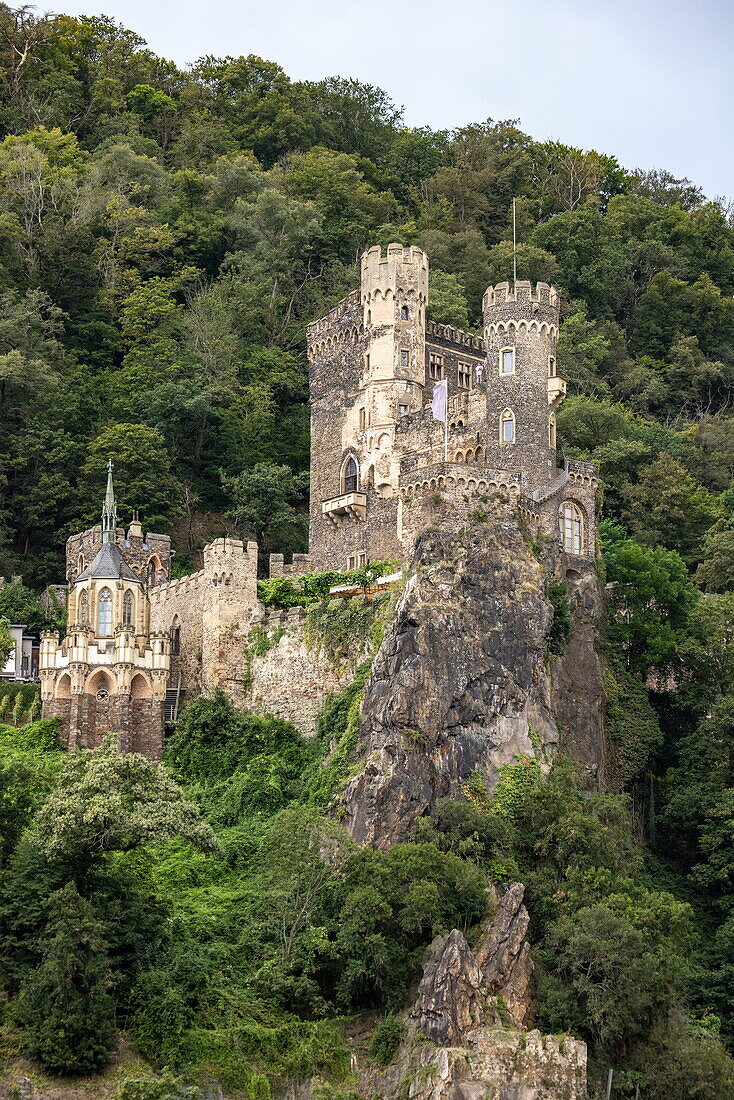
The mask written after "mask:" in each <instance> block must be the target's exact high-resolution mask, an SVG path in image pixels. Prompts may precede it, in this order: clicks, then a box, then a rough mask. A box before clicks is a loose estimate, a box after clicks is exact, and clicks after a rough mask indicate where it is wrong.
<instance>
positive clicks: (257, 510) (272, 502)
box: [223, 463, 307, 553]
mask: <svg viewBox="0 0 734 1100" xmlns="http://www.w3.org/2000/svg"><path fill="white" fill-rule="evenodd" d="M223 482H224V486H225V488H226V490H227V492H228V493H230V494H231V496H232V499H233V500H234V508H233V509H232V511H231V516H232V519H233V520H234V522H235V524H236V525H237V528H238V530H239V531H240V532H242V534H243V535H245V536H250V537H252V538H254V539H256V540H257V543H258V546H259V548H260V550H261V552H263V553H270V552H272V551H273V550H283V551H287V550H290V549H293V548H297V547H298V545H299V543H300V542H301V541H302V540H303V539H304V537H305V532H306V524H307V517H306V516H305V515H304V514H303V513H300V512H298V511H297V510H296V505H298V504H300V503H301V502H302V501H303V500H304V495H305V492H306V489H307V480H306V477H305V475H303V474H294V473H293V471H292V470H291V469H289V467H288V466H270V465H267V464H265V463H258V465H256V466H253V467H252V469H251V470H245V471H244V472H243V473H241V474H237V475H236V476H235V477H224V478H223Z"/></svg>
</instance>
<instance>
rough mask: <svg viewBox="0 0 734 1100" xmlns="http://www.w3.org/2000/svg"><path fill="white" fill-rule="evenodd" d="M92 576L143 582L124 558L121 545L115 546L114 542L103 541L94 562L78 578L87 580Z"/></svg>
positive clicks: (102, 578) (99, 578)
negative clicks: (120, 548)
mask: <svg viewBox="0 0 734 1100" xmlns="http://www.w3.org/2000/svg"><path fill="white" fill-rule="evenodd" d="M90 578H92V579H93V580H100V581H101V580H118V579H119V580H123V581H136V582H137V583H138V584H141V583H142V581H141V580H140V577H138V576H137V575H136V574H135V573H133V571H132V569H131V568H130V566H129V565H128V564H127V562H126V561H124V560H123V557H122V554H121V553H120V550H119V547H117V546H115V544H114V542H103V543H102V545H101V546H100V548H99V550H98V551H97V556H96V557H95V559H94V561H93V562H92V564H91V565H88V566H87V568H86V569H85V570H84V571H83V572H82V573H80V574H79V576H78V577H77V579H76V580H77V581H86V580H89V579H90ZM75 583H76V581H75Z"/></svg>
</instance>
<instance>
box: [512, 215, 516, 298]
mask: <svg viewBox="0 0 734 1100" xmlns="http://www.w3.org/2000/svg"><path fill="white" fill-rule="evenodd" d="M512 291H513V294H514V293H516V292H517V223H516V219H515V200H514V199H513V200H512Z"/></svg>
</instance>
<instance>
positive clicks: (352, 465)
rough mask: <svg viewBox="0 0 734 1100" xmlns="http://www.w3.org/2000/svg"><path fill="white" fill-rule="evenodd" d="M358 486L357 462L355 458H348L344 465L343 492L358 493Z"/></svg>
mask: <svg viewBox="0 0 734 1100" xmlns="http://www.w3.org/2000/svg"><path fill="white" fill-rule="evenodd" d="M358 488H359V474H358V473H357V463H356V462H355V461H354V459H353V458H348V459H347V461H346V464H345V466H344V473H343V474H342V492H343V493H356V492H357V489H358Z"/></svg>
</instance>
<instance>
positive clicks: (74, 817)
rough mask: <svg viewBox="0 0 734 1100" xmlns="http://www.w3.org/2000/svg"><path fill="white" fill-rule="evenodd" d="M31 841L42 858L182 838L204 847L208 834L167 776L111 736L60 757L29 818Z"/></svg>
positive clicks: (211, 844)
mask: <svg viewBox="0 0 734 1100" xmlns="http://www.w3.org/2000/svg"><path fill="white" fill-rule="evenodd" d="M34 834H35V840H36V843H37V844H38V846H39V848H40V850H41V851H42V852H43V853H44V854H45V855H46V856H48V857H50V858H52V859H54V858H74V859H81V860H83V859H84V858H85V857H88V856H92V855H95V854H97V853H100V852H109V851H129V850H131V849H133V848H135V847H137V846H138V845H140V844H142V843H144V842H145V841H148V842H150V841H161V840H165V839H167V838H168V837H172V836H181V837H185V838H186V839H187V840H189V841H190V842H191V843H192V844H196V845H199V846H200V847H202V848H204V849H209V850H215V849H216V847H217V843H216V840H215V838H214V834H213V833H212V831H211V829H210V828H209V826H208V825H206V824H205V823H204V822H203V821H202V820H201V818H200V816H199V813H198V811H197V809H196V807H195V806H194V805H193V803H191V802H189V801H187V800H186V799H185V798H184V796H183V792H182V791H181V789H180V788H179V787H178V786H177V784H176V783H174V782H173V780H172V779H171V778H170V776H169V775H168V774H167V773H166V772H165V771H164V770H163V769H161V768H159V767H157V766H156V765H155V764H151V763H150V761H148V760H146V759H145V757H144V756H139V755H138V754H137V753H120V752H118V751H117V747H116V745H115V744H113V742H112V739H111V738H107V739H106V740H105V742H104V744H103V745H102V746H101V747H100V748H98V749H92V750H91V751H90V752H86V753H76V754H74V755H72V756H67V757H65V759H64V762H63V766H62V769H61V772H60V774H59V779H58V784H57V786H56V789H55V791H54V792H53V794H51V796H50V797H49V798H48V799H47V801H46V802H45V803H44V805H43V806H42V808H41V809H40V810H39V812H38V814H37V816H36V819H35V828H34Z"/></svg>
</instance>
